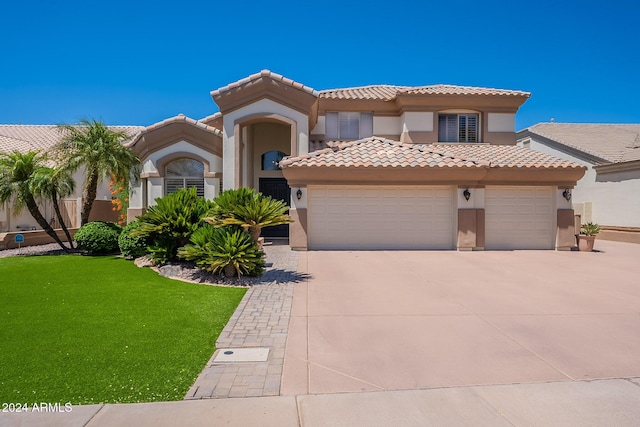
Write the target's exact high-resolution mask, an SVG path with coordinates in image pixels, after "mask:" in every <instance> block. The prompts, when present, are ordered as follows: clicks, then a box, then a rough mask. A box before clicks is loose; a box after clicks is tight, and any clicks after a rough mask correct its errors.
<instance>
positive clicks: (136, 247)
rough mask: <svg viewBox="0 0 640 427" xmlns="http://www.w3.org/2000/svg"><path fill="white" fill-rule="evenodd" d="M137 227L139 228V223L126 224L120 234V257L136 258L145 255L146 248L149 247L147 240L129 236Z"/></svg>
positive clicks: (141, 237)
mask: <svg viewBox="0 0 640 427" xmlns="http://www.w3.org/2000/svg"><path fill="white" fill-rule="evenodd" d="M138 227H140V223H139V222H138V221H132V222H130V223H129V224H127V225H126V226H125V227H124V228H123V229H122V233H120V237H119V238H118V246H119V247H120V252H122V255H124V256H126V257H133V258H138V257H141V256H143V255H144V254H146V253H147V246H149V242H148V241H147V238H146V237H143V236H132V235H131V230H135V229H136V228H138Z"/></svg>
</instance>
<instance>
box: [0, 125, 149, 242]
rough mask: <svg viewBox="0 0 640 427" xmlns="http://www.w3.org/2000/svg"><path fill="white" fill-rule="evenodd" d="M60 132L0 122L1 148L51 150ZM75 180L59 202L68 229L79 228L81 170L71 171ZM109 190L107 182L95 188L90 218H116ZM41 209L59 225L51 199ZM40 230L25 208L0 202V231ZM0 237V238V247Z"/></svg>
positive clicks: (131, 129) (130, 130)
mask: <svg viewBox="0 0 640 427" xmlns="http://www.w3.org/2000/svg"><path fill="white" fill-rule="evenodd" d="M111 128H112V129H113V130H115V131H118V132H124V133H126V134H127V135H129V136H133V135H135V134H137V133H138V132H140V131H141V130H143V129H144V126H112V127H111ZM62 136H63V134H62V133H61V132H60V130H59V129H58V128H57V127H56V126H53V125H51V126H50V125H1V124H0V151H1V152H5V153H10V152H12V151H19V152H22V153H26V152H28V151H40V152H44V153H46V152H47V151H49V150H51V149H52V148H53V146H54V145H55V144H57V143H58V142H59V141H60V139H61V138H62ZM74 178H75V181H76V189H75V192H74V193H73V194H72V195H70V196H69V197H66V198H65V199H64V202H63V203H62V204H61V210H62V213H63V215H64V216H65V217H66V221H65V224H66V225H67V226H69V227H70V228H76V227H80V208H81V206H82V203H81V202H80V200H81V197H82V184H83V182H84V172H83V171H78V172H76V173H75V174H74ZM111 209H112V205H111V192H110V191H109V188H108V183H106V182H105V183H102V185H100V186H99V187H98V193H97V197H96V201H95V202H94V205H93V209H92V211H91V218H90V219H92V220H96V219H109V220H116V218H117V215H116V214H115V213H113V212H112V210H111ZM40 211H41V212H42V214H43V215H44V217H45V218H46V219H47V220H49V221H50V223H51V224H52V226H54V227H56V228H57V227H59V225H58V223H57V219H56V218H55V213H54V211H53V206H52V204H51V202H46V203H41V205H40ZM35 229H40V226H38V224H37V223H36V221H35V220H34V219H33V217H32V216H31V214H29V211H28V210H27V209H26V208H25V209H23V210H22V212H21V213H20V214H19V215H15V214H14V213H13V212H12V211H11V207H10V206H4V207H3V206H2V205H0V233H3V232H9V231H11V232H15V231H30V230H35ZM1 241H2V239H0V247H1V246H2V245H1V243H2V242H1Z"/></svg>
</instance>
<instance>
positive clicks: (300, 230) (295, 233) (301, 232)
mask: <svg viewBox="0 0 640 427" xmlns="http://www.w3.org/2000/svg"><path fill="white" fill-rule="evenodd" d="M298 189H300V191H301V192H302V195H301V197H300V200H298V196H297V194H296V193H297V192H298ZM307 194H308V193H307V189H306V188H305V187H292V188H291V209H289V216H291V219H292V220H293V222H292V223H291V224H289V246H291V249H292V250H294V251H306V250H307V249H308V238H307Z"/></svg>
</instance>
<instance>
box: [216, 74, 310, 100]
mask: <svg viewBox="0 0 640 427" xmlns="http://www.w3.org/2000/svg"><path fill="white" fill-rule="evenodd" d="M262 77H269V78H271V79H273V80H278V81H281V82H282V83H284V84H287V85H289V86H291V87H294V88H296V89H300V90H302V91H305V92H307V93H310V94H312V95H315V96H317V95H318V92H317V91H316V90H314V89H312V88H310V87H309V86H305V85H303V84H302V83H298V82H296V81H293V80H291V79H289V78H286V77H284V76H283V75H281V74H277V73H274V72H273V71H270V70H262V71H260V72H259V73H256V74H252V75H250V76H249V77H245V78H244V79H241V80H238V81H237V82H233V83H229V84H228V85H226V86H222V87H221V88H218V89H216V90H213V91H211V96H217V95H220V94H221V93H223V92H227V91H229V90H231V89H234V88H237V87H240V86H242V85H245V84H247V83H251V82H253V81H255V80H258V79H260V78H262Z"/></svg>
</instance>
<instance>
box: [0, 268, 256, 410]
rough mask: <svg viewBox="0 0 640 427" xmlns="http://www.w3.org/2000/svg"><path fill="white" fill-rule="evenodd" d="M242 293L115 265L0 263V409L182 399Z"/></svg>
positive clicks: (242, 290)
mask: <svg viewBox="0 0 640 427" xmlns="http://www.w3.org/2000/svg"><path fill="white" fill-rule="evenodd" d="M245 292H246V290H245V289H240V288H229V287H215V286H205V285H197V284H191V283H183V282H179V281H174V280H170V279H166V278H164V277H160V276H158V275H157V274H156V273H155V272H153V271H151V270H149V269H146V268H145V269H141V268H137V267H136V266H135V265H134V264H133V263H132V262H130V261H125V260H123V259H119V258H114V257H82V256H50V257H28V258H4V259H0V402H14V403H27V404H32V403H36V402H62V403H64V402H71V403H73V404H90V403H99V402H104V403H115V402H151V401H168V400H179V399H182V398H183V397H184V395H185V393H186V392H187V391H188V389H189V387H190V386H191V385H192V384H193V382H194V381H195V379H196V377H197V376H198V374H199V373H200V371H201V370H202V369H203V367H204V366H205V364H206V362H207V361H208V360H209V358H210V357H211V355H212V354H213V351H214V346H215V340H216V338H217V337H218V335H219V334H220V332H221V331H222V328H223V327H224V325H225V324H226V323H227V322H228V320H229V317H230V316H231V314H232V313H233V311H234V310H235V308H236V306H237V305H238V304H239V302H240V300H241V299H242V297H243V295H244V293H245Z"/></svg>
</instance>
